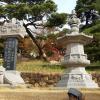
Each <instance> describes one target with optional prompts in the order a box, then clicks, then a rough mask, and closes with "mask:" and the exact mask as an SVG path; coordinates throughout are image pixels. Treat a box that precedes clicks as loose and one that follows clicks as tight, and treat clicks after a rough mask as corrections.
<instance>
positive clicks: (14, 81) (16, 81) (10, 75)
mask: <svg viewBox="0 0 100 100" xmlns="http://www.w3.org/2000/svg"><path fill="white" fill-rule="evenodd" d="M4 82H5V84H11V85H14V86H16V85H21V84H25V83H24V80H23V79H22V77H21V75H20V72H18V71H14V70H9V71H5V72H4Z"/></svg>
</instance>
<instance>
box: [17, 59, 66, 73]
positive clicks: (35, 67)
mask: <svg viewBox="0 0 100 100" xmlns="http://www.w3.org/2000/svg"><path fill="white" fill-rule="evenodd" d="M64 69H65V68H63V67H62V66H61V65H50V63H48V62H44V61H40V60H33V61H27V62H25V61H24V62H19V63H17V70H18V71H22V72H35V73H62V72H63V71H64Z"/></svg>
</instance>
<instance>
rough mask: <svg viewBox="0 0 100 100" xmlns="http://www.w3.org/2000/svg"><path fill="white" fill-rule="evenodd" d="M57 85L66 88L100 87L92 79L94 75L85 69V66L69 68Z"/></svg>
mask: <svg viewBox="0 0 100 100" xmlns="http://www.w3.org/2000/svg"><path fill="white" fill-rule="evenodd" d="M57 87H65V88H98V85H97V84H96V83H95V82H94V81H93V80H92V76H91V75H90V74H88V73H87V72H86V71H85V68H84V67H78V68H77V67H76V68H75V67H70V68H67V69H66V71H65V73H64V75H62V77H61V80H60V81H59V82H58V84H57Z"/></svg>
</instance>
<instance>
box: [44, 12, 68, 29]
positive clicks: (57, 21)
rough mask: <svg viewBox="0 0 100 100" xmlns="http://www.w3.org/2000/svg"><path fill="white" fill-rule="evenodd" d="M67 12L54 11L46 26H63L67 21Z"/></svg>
mask: <svg viewBox="0 0 100 100" xmlns="http://www.w3.org/2000/svg"><path fill="white" fill-rule="evenodd" d="M66 19H67V14H66V13H61V14H59V13H53V14H51V16H50V17H49V19H48V22H47V24H46V26H48V27H52V26H58V27H62V26H63V25H64V24H65V23H66Z"/></svg>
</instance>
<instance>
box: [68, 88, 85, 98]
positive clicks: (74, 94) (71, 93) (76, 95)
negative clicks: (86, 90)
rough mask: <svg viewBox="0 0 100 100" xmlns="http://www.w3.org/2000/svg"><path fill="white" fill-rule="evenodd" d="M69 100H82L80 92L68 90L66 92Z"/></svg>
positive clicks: (72, 89)
mask: <svg viewBox="0 0 100 100" xmlns="http://www.w3.org/2000/svg"><path fill="white" fill-rule="evenodd" d="M68 96H69V100H84V98H83V95H82V93H81V92H80V91H78V90H77V89H74V88H70V89H69V91H68Z"/></svg>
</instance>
